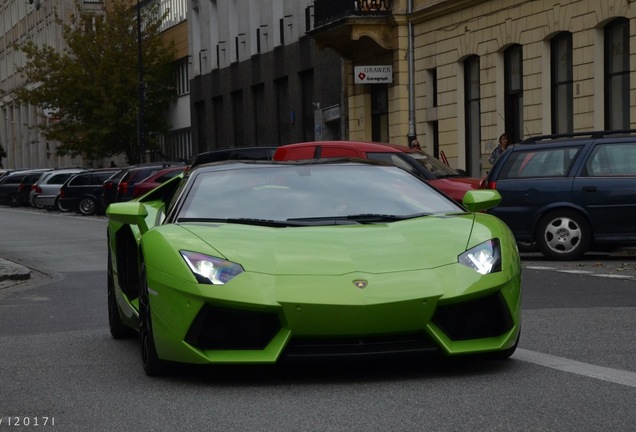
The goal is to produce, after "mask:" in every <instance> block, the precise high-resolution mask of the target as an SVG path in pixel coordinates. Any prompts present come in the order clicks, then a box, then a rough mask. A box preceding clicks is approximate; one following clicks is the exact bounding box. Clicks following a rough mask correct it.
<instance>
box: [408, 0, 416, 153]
mask: <svg viewBox="0 0 636 432" xmlns="http://www.w3.org/2000/svg"><path fill="white" fill-rule="evenodd" d="M412 13H413V0H408V2H407V7H406V16H407V19H408V55H407V58H408V76H409V80H408V89H409V137H408V140H409V141H408V144H410V143H411V141H413V140H414V139H415V138H417V132H416V131H415V59H414V58H413V55H414V54H413V53H414V48H413V42H414V41H413V39H414V36H413V23H412V22H411V14H412Z"/></svg>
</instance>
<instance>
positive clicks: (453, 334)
mask: <svg viewBox="0 0 636 432" xmlns="http://www.w3.org/2000/svg"><path fill="white" fill-rule="evenodd" d="M433 322H434V323H435V324H436V325H437V326H438V327H439V328H440V329H441V330H442V331H443V332H444V333H446V334H447V335H448V337H449V338H451V339H452V340H467V339H480V338H487V337H495V336H500V335H502V334H503V333H505V332H507V331H508V330H510V329H511V328H512V325H513V322H512V317H511V316H510V311H509V310H508V307H507V305H506V302H505V301H504V299H503V297H502V296H501V294H500V293H499V292H497V293H495V294H492V295H489V296H487V297H482V298H478V299H475V300H469V301H465V302H462V303H453V304H447V305H441V306H438V308H437V310H436V311H435V316H434V317H433Z"/></svg>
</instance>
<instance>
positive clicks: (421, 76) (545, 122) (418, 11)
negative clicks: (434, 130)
mask: <svg viewBox="0 0 636 432" xmlns="http://www.w3.org/2000/svg"><path fill="white" fill-rule="evenodd" d="M617 17H626V18H628V19H630V20H631V23H632V25H631V26H630V28H631V32H630V33H631V34H630V47H631V48H630V49H631V65H630V66H631V67H630V69H631V70H632V72H631V77H630V82H631V89H630V93H631V94H632V97H631V98H630V101H631V102H630V105H631V107H632V109H631V111H630V116H631V117H630V118H631V125H632V127H634V125H635V124H636V110H634V105H636V104H635V103H634V102H633V101H634V98H633V95H634V87H635V86H636V75H635V74H634V70H635V66H636V63H635V60H636V56H634V53H635V52H636V38H635V36H636V31H635V30H634V17H636V9H635V7H634V6H633V5H632V3H631V2H630V1H626V0H606V1H605V0H604V1H602V2H599V1H597V0H569V1H568V0H562V1H560V2H554V1H551V0H527V1H517V0H499V1H481V2H463V1H454V0H449V1H446V2H439V1H431V0H426V1H424V0H423V1H415V10H414V13H413V15H412V16H411V18H412V20H413V22H414V23H415V25H414V30H415V55H414V58H415V83H416V84H415V95H416V121H417V123H416V128H417V131H418V135H419V136H420V137H421V138H420V141H421V142H422V143H423V144H425V145H426V147H427V148H429V149H430V148H432V136H431V133H430V131H431V128H430V121H429V120H430V119H434V118H436V119H437V120H438V125H439V140H440V148H441V149H442V150H443V151H444V152H445V154H446V155H447V156H448V158H449V160H450V162H451V165H453V166H456V167H460V168H464V167H465V163H466V151H465V136H464V118H465V116H464V112H463V98H464V90H463V78H464V76H463V69H462V62H463V60H464V59H465V58H466V57H467V56H469V55H478V56H479V60H480V69H481V70H480V81H481V83H480V92H481V101H480V102H481V103H480V105H481V115H480V119H481V150H480V153H481V154H482V161H481V162H482V173H485V172H487V170H488V169H489V164H488V162H487V157H488V154H489V153H490V151H491V150H492V149H493V148H494V147H495V145H496V141H497V138H498V137H499V135H500V134H501V133H502V132H503V131H504V128H505V126H504V125H505V121H504V112H503V105H504V102H503V89H504V82H503V79H504V75H503V70H502V69H503V51H504V49H505V48H506V47H508V46H510V45H511V44H521V45H522V47H523V74H524V76H523V87H524V91H523V122H524V137H528V136H532V135H537V134H548V133H550V132H551V127H550V117H551V114H552V113H551V104H550V85H551V83H550V42H549V41H550V38H551V37H552V36H553V35H554V34H556V33H557V32H560V31H569V32H571V33H572V40H573V72H574V75H573V80H574V86H573V88H574V94H573V98H574V104H573V108H574V116H573V117H574V131H586V130H598V129H603V128H604V120H603V61H604V56H603V26H604V25H605V23H607V22H609V21H610V20H611V19H613V18H617ZM433 69H435V70H436V71H437V83H436V86H437V89H438V92H437V100H438V106H437V107H436V108H434V107H433V106H432V104H431V99H432V97H431V94H430V88H431V83H430V77H431V75H430V70H433Z"/></svg>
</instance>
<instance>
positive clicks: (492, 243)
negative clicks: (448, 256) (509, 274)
mask: <svg viewBox="0 0 636 432" xmlns="http://www.w3.org/2000/svg"><path fill="white" fill-rule="evenodd" d="M457 260H458V262H459V263H460V264H463V265H465V266H467V267H470V268H472V269H474V270H476V271H478V272H479V273H481V274H483V275H485V274H490V273H496V272H498V271H501V246H500V245H499V239H490V240H488V241H485V242H483V243H481V244H479V245H477V246H475V247H474V248H472V249H469V250H467V251H466V252H464V253H463V254H461V255H460V256H459V257H457Z"/></svg>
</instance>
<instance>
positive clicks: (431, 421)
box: [0, 207, 636, 431]
mask: <svg viewBox="0 0 636 432" xmlns="http://www.w3.org/2000/svg"><path fill="white" fill-rule="evenodd" d="M105 229H106V224H105V219H104V218H103V217H102V218H100V217H88V218H83V217H79V216H75V215H60V214H57V213H50V214H49V213H46V212H39V211H34V210H31V209H10V208H6V207H0V256H1V257H4V258H7V259H10V260H12V261H16V262H18V263H21V264H23V265H26V266H28V267H29V268H31V270H32V277H31V279H30V280H29V281H27V282H17V283H14V284H12V285H11V286H6V285H5V286H0V365H1V367H0V430H3V429H5V428H7V430H8V429H9V427H10V426H11V427H13V428H15V427H16V423H19V424H20V427H28V428H34V427H36V426H35V424H36V423H37V424H38V426H37V428H38V429H44V430H49V429H50V430H63V431H76V430H77V431H92V430H94V431H111V430H112V431H124V430H126V431H128V430H139V431H147V430H155V431H164V430H165V431H175V430H209V431H248V430H249V431H511V430H514V431H543V430H545V431H601V430H602V431H633V430H634V425H635V424H636V412H635V411H636V410H635V409H634V407H636V338H634V334H636V266H635V264H636V258H634V257H633V255H632V254H631V253H624V252H621V253H616V254H609V255H608V254H598V255H590V256H586V257H585V259H584V260H581V261H579V262H576V263H553V262H547V261H544V260H542V259H541V258H540V257H539V256H536V255H532V254H530V255H524V259H523V264H524V276H523V283H524V297H523V308H524V311H523V330H522V337H521V341H520V345H519V349H518V350H517V352H516V353H515V354H514V356H513V357H512V358H511V359H510V360H508V361H502V362H486V361H481V362H479V361H470V362H466V361H448V362H442V363H431V362H421V361H408V362H404V361H398V360H391V361H386V362H376V363H368V362H356V363H344V364H341V363H340V364H339V363H328V364H324V363H320V364H312V365H295V366H288V365H284V366H276V367H252V366H246V367H215V368H195V367H185V368H178V369H176V370H175V371H174V373H173V374H172V375H170V376H168V377H162V378H160V379H151V378H148V377H146V376H145V375H144V373H143V370H142V368H141V365H140V361H139V347H138V344H137V341H136V340H128V341H115V340H113V339H112V338H111V337H110V335H109V332H108V324H107V314H106V248H105V241H104V238H105ZM45 422H46V425H45ZM27 423H28V426H27Z"/></svg>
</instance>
